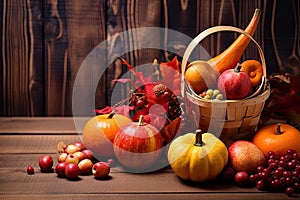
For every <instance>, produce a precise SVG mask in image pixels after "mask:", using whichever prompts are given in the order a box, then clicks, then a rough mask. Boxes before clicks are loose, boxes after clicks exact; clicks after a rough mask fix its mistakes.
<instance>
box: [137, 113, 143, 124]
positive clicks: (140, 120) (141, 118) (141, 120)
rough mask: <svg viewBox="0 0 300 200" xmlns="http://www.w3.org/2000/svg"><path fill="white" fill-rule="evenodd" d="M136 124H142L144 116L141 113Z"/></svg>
mask: <svg viewBox="0 0 300 200" xmlns="http://www.w3.org/2000/svg"><path fill="white" fill-rule="evenodd" d="M138 125H139V126H144V116H143V115H140V118H139V122H138Z"/></svg>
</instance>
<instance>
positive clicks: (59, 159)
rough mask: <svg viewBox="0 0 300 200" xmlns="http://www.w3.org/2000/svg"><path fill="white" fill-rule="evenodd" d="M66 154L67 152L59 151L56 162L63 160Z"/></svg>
mask: <svg viewBox="0 0 300 200" xmlns="http://www.w3.org/2000/svg"><path fill="white" fill-rule="evenodd" d="M67 156H68V154H67V153H60V154H58V156H57V162H65V160H66V158H67Z"/></svg>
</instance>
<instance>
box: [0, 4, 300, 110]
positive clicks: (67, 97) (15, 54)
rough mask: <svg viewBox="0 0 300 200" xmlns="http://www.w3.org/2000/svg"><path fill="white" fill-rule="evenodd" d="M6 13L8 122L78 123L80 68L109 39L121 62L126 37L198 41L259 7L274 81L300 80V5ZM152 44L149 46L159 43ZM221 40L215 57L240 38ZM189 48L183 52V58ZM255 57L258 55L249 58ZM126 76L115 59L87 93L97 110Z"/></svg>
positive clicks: (134, 60)
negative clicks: (75, 99)
mask: <svg viewBox="0 0 300 200" xmlns="http://www.w3.org/2000/svg"><path fill="white" fill-rule="evenodd" d="M0 5H1V7H0V12H1V13H0V17H1V26H0V27H1V29H0V30H1V36H2V37H1V41H0V43H1V60H0V63H1V65H0V67H1V71H0V82H1V86H0V115H1V116H70V115H72V89H73V84H74V80H75V78H76V75H77V72H78V69H79V67H80V65H81V64H82V62H83V61H84V59H85V58H86V56H87V55H88V54H89V52H90V51H91V50H92V49H93V48H95V47H96V46H97V45H98V44H100V43H101V42H102V41H105V40H106V39H108V38H112V37H115V38H116V40H115V41H116V42H115V43H114V44H113V46H112V47H111V48H112V49H113V51H112V52H110V54H109V55H107V56H108V57H110V56H112V57H113V56H115V54H116V55H117V54H118V49H119V48H122V45H124V43H123V42H124V41H122V40H120V39H119V40H118V33H120V32H122V31H126V30H130V29H132V28H139V27H165V28H169V29H173V30H177V31H179V32H181V33H183V34H186V35H188V36H189V37H191V38H193V37H195V36H196V35H197V34H199V33H200V32H201V31H203V30H204V29H206V28H208V27H210V26H215V25H233V26H238V27H241V28H244V27H245V26H246V25H247V23H248V22H249V19H250V18H251V16H252V14H253V11H254V9H255V8H257V7H258V8H260V9H261V10H262V16H261V22H260V25H259V27H258V29H257V32H256V34H255V39H256V40H257V41H258V42H259V43H260V44H261V46H262V48H263V50H264V52H265V56H266V61H267V65H268V69H267V71H268V73H269V74H271V73H273V72H278V71H283V72H290V73H292V75H297V74H298V73H299V68H300V65H299V50H300V44H299V43H300V39H299V27H300V25H299V21H300V20H299V18H300V17H299V1H298V0H291V1H285V0H273V1H267V0H253V1H248V0H243V1H240V0H145V1H142V0H95V1H77V0H44V1H40V0H2V1H0ZM149 37H150V38H149V41H147V42H151V41H154V40H157V39H158V38H155V37H152V38H151V36H149ZM214 37H215V38H214V40H210V41H208V40H207V41H204V42H203V44H202V45H203V46H204V47H205V48H206V49H207V50H208V52H209V53H211V54H212V55H213V54H216V53H218V52H220V51H221V50H222V48H224V46H226V44H228V41H230V39H233V35H230V36H229V35H216V36H214ZM228 38H229V40H228ZM297 38H298V40H297ZM125 42H126V40H125ZM167 44H168V45H173V46H174V49H176V48H177V47H178V45H179V44H178V41H176V40H173V41H172V40H171V39H170V40H167ZM176 45H177V46H176ZM184 47H185V46H183V47H181V49H180V48H179V49H178V48H177V50H178V54H182V51H184ZM250 48H251V47H250ZM254 52H255V48H253V49H252V50H250V51H248V52H246V54H245V57H248V56H253V55H254V54H255V53H254ZM114 53H115V54H114ZM168 56H170V55H169V54H167V52H161V51H159V50H154V49H139V50H136V51H130V49H129V52H128V53H126V54H125V55H124V57H125V58H126V59H127V61H128V62H130V63H131V64H132V65H141V64H144V63H150V62H152V60H153V58H159V59H160V60H163V61H166V60H167V59H168V58H169V57H168ZM125 70H126V67H124V66H122V65H121V62H120V60H119V59H116V60H115V62H113V63H112V64H111V65H110V66H109V67H108V68H107V70H106V73H105V74H104V75H103V76H102V77H99V78H100V80H99V85H98V88H97V91H96V92H94V91H88V92H87V93H86V95H89V94H90V93H93V92H94V93H95V102H96V103H95V105H96V107H97V108H102V107H104V106H105V105H107V104H109V102H110V95H111V92H112V89H113V86H114V83H113V82H112V80H113V79H115V78H117V77H119V76H120V75H121V74H122V73H124V71H125ZM83 95H84V94H83ZM88 113H90V111H87V112H86V113H83V114H88Z"/></svg>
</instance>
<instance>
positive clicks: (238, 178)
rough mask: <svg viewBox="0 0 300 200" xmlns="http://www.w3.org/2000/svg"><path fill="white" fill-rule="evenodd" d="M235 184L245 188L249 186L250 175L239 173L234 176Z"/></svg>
mask: <svg viewBox="0 0 300 200" xmlns="http://www.w3.org/2000/svg"><path fill="white" fill-rule="evenodd" d="M234 181H235V183H236V184H237V185H238V186H240V187H245V186H247V185H248V184H249V175H248V173H247V172H242V171H241V172H237V173H236V174H235V176H234Z"/></svg>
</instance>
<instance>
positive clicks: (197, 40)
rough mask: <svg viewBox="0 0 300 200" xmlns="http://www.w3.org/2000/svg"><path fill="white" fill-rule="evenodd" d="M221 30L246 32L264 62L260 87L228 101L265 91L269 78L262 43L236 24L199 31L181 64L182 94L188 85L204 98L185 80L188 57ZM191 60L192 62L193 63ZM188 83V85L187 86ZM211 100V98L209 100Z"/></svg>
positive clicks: (262, 62)
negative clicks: (248, 93)
mask: <svg viewBox="0 0 300 200" xmlns="http://www.w3.org/2000/svg"><path fill="white" fill-rule="evenodd" d="M221 31H232V32H238V33H241V34H244V35H246V36H247V37H248V38H250V39H251V41H252V42H253V43H254V44H255V46H256V48H257V50H258V53H259V56H260V60H261V64H262V67H263V78H262V81H261V83H260V85H259V87H258V88H257V89H256V91H255V92H254V93H253V94H251V95H250V96H248V97H246V98H244V99H239V100H226V101H227V102H230V101H241V100H246V99H251V98H253V97H255V96H257V95H258V94H260V93H262V92H263V91H265V90H266V87H267V80H266V77H267V72H266V61H265V57H264V53H263V51H262V49H261V47H260V45H259V44H258V42H257V41H256V40H255V39H254V38H253V37H252V36H251V35H249V34H248V33H247V32H245V31H244V30H242V29H240V28H237V27H234V26H213V27H210V28H208V29H205V30H204V31H202V32H201V33H199V34H198V35H197V36H196V37H195V38H194V39H193V40H192V41H191V42H190V44H189V45H188V46H187V48H186V50H185V52H184V55H183V59H182V64H181V95H182V96H184V95H185V89H186V88H187V87H189V90H190V92H191V93H192V94H193V95H194V96H196V97H197V98H199V99H201V100H202V99H204V98H201V97H200V96H199V95H198V94H196V93H195V92H194V90H193V89H192V88H191V87H190V85H189V84H188V82H187V81H186V80H185V71H186V69H187V67H188V65H187V64H188V59H189V57H190V55H191V53H192V51H193V50H194V48H195V47H196V46H197V45H198V44H199V43H200V42H201V41H202V40H203V39H204V38H205V37H207V36H208V35H211V34H213V33H217V32H221ZM196 61H199V60H195V61H192V62H196ZM192 62H191V63H192ZM185 85H187V86H185ZM208 101H210V100H208Z"/></svg>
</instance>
